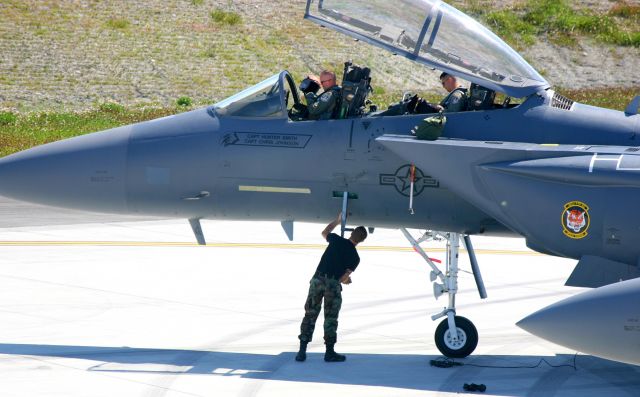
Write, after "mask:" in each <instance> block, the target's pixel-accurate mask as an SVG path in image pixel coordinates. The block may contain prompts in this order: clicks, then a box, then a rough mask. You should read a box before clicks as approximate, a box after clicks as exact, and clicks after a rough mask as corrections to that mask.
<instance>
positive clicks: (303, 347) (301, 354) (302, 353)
mask: <svg viewBox="0 0 640 397" xmlns="http://www.w3.org/2000/svg"><path fill="white" fill-rule="evenodd" d="M307 343H309V342H303V341H300V350H298V354H296V361H304V360H306V359H307Z"/></svg>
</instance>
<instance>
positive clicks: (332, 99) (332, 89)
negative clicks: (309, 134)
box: [305, 70, 342, 120]
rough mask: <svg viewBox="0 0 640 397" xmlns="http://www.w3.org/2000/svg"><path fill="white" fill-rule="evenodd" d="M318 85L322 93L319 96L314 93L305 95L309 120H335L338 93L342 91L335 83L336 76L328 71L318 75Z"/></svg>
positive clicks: (338, 98) (338, 100)
mask: <svg viewBox="0 0 640 397" xmlns="http://www.w3.org/2000/svg"><path fill="white" fill-rule="evenodd" d="M320 85H322V88H323V89H324V92H323V93H322V94H320V95H319V96H316V95H315V94H314V93H311V92H310V93H307V94H305V98H306V99H307V109H309V119H310V120H328V119H332V118H337V117H338V115H337V114H336V113H337V111H338V105H339V102H340V93H341V91H342V89H341V88H340V86H339V85H337V83H336V74H335V73H333V72H330V71H328V70H323V71H322V73H320Z"/></svg>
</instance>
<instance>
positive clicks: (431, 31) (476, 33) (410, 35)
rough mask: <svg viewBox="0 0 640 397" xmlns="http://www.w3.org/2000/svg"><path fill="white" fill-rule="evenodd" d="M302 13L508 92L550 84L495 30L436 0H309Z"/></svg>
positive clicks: (515, 94)
mask: <svg viewBox="0 0 640 397" xmlns="http://www.w3.org/2000/svg"><path fill="white" fill-rule="evenodd" d="M305 18H307V19H309V20H312V21H314V22H317V23H319V24H320V25H322V26H326V27H328V28H331V29H334V30H336V31H339V32H341V33H344V34H347V35H349V36H352V37H355V38H357V39H360V40H363V41H366V42H368V43H371V44H373V45H376V46H378V47H382V48H384V49H386V50H389V51H391V52H393V53H396V54H399V55H403V56H405V57H406V58H409V59H411V60H414V61H416V62H419V63H422V64H425V65H427V66H429V67H433V68H436V69H439V70H442V71H445V72H448V73H451V74H454V75H456V76H460V77H462V78H464V79H466V80H469V81H471V82H474V83H477V84H480V85H482V86H484V87H487V88H490V89H493V90H496V91H500V92H504V93H506V94H507V95H509V96H513V97H525V96H528V95H531V94H533V93H535V92H537V91H539V90H541V89H545V88H548V87H549V83H547V81H546V80H545V79H544V78H543V77H542V76H540V74H538V72H536V70H535V69H533V68H532V67H531V66H530V65H529V64H528V63H527V62H526V61H525V60H524V59H523V58H522V57H521V56H520V55H519V54H518V53H517V52H515V51H514V50H513V49H512V48H511V47H509V46H508V45H507V44H506V43H505V42H504V41H502V40H501V39H500V38H499V37H498V36H496V35H495V34H493V33H492V32H491V31H490V30H488V29H487V28H485V27H484V26H482V25H481V24H480V23H478V22H477V21H475V20H474V19H472V18H471V17H469V16H468V15H466V14H464V13H462V12H460V11H458V10H456V9H455V8H453V7H451V6H450V5H448V4H446V3H443V2H442V1H440V0H393V1H389V0H350V1H344V0H308V1H307V11H306V14H305Z"/></svg>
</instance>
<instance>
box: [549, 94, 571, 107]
mask: <svg viewBox="0 0 640 397" xmlns="http://www.w3.org/2000/svg"><path fill="white" fill-rule="evenodd" d="M551 107H552V108H558V109H563V110H571V108H572V107H573V101H572V100H571V99H569V98H565V97H563V96H562V95H560V94H558V93H557V92H554V93H553V98H552V99H551Z"/></svg>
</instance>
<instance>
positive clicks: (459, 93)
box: [437, 72, 467, 113]
mask: <svg viewBox="0 0 640 397" xmlns="http://www.w3.org/2000/svg"><path fill="white" fill-rule="evenodd" d="M440 82H441V83H442V87H444V89H445V90H447V92H448V93H449V95H447V96H446V97H444V99H443V100H442V101H440V104H439V105H437V108H438V110H441V111H444V112H445V113H452V112H462V111H464V110H466V109H467V89H466V88H464V87H463V86H462V84H460V83H459V82H458V79H457V78H456V77H455V76H452V75H450V74H448V73H446V72H443V73H442V74H441V75H440Z"/></svg>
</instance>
